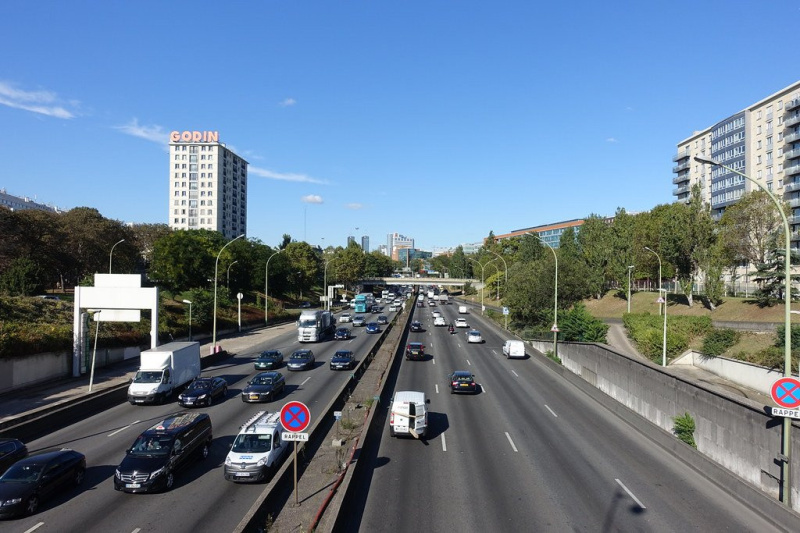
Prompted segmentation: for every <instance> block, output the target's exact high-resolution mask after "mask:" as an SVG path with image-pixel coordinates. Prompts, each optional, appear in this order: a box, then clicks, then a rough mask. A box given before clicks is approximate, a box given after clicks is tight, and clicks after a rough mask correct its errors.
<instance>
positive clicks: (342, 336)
mask: <svg viewBox="0 0 800 533" xmlns="http://www.w3.org/2000/svg"><path fill="white" fill-rule="evenodd" d="M350 337H351V335H350V328H337V329H336V333H334V334H333V338H334V339H336V340H337V341H346V340H347V339H349V338H350Z"/></svg>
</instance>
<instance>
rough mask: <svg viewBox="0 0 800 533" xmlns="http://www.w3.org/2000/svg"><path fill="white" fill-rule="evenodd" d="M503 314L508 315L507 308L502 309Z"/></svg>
mask: <svg viewBox="0 0 800 533" xmlns="http://www.w3.org/2000/svg"><path fill="white" fill-rule="evenodd" d="M503 314H504V315H507V314H508V307H503Z"/></svg>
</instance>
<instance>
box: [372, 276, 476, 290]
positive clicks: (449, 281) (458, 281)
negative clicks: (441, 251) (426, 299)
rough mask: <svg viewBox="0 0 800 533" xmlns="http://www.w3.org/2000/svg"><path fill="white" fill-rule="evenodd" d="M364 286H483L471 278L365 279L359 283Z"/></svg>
mask: <svg viewBox="0 0 800 533" xmlns="http://www.w3.org/2000/svg"><path fill="white" fill-rule="evenodd" d="M359 283H360V284H362V285H370V284H372V285H425V286H427V285H465V284H467V283H469V284H471V285H472V286H473V287H475V288H477V289H480V288H481V287H482V286H483V284H482V283H481V281H480V280H477V279H469V278H364V279H362V280H361V281H359Z"/></svg>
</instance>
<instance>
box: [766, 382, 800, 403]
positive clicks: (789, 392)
mask: <svg viewBox="0 0 800 533" xmlns="http://www.w3.org/2000/svg"><path fill="white" fill-rule="evenodd" d="M771 392H772V400H773V401H774V402H775V403H777V404H778V405H779V406H781V407H785V408H786V409H796V408H798V407H800V379H797V378H781V379H779V380H777V381H776V382H775V383H773V384H772V391H771Z"/></svg>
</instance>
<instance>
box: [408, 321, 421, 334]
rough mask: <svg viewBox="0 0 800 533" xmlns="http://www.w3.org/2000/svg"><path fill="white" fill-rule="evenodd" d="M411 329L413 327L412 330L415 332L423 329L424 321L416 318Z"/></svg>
mask: <svg viewBox="0 0 800 533" xmlns="http://www.w3.org/2000/svg"><path fill="white" fill-rule="evenodd" d="M410 329H411V331H414V332H420V331H423V328H422V322H419V321H418V320H415V321H414V322H412V323H411V328H410Z"/></svg>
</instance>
